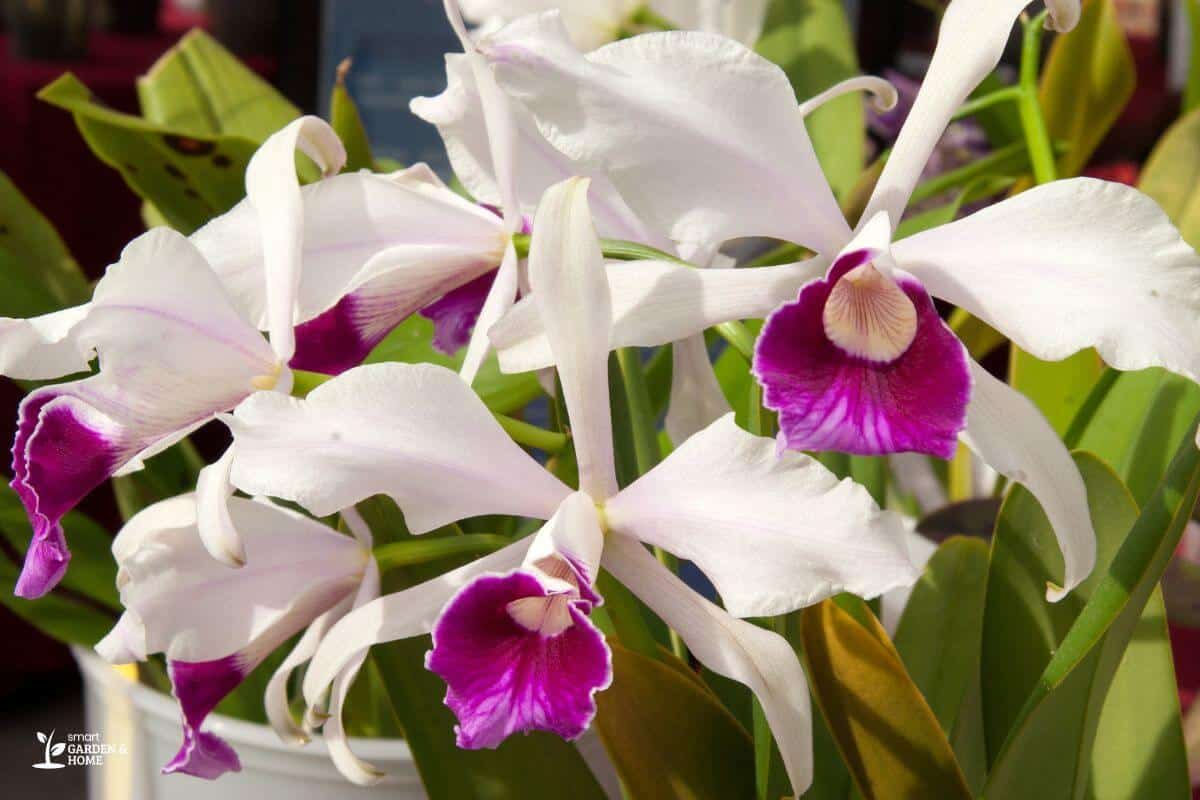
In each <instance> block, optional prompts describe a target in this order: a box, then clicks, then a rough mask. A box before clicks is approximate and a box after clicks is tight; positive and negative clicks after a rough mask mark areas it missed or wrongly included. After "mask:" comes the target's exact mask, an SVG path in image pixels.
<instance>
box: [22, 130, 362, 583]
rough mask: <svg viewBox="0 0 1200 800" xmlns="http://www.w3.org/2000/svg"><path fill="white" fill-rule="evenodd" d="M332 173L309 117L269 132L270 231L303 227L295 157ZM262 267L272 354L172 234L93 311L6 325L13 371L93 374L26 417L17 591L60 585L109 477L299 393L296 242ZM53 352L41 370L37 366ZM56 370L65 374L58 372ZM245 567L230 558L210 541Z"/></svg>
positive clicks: (113, 271)
mask: <svg viewBox="0 0 1200 800" xmlns="http://www.w3.org/2000/svg"><path fill="white" fill-rule="evenodd" d="M297 148H300V149H303V150H304V151H305V152H307V153H309V154H310V155H311V156H312V157H313V159H314V160H315V161H317V163H318V164H319V165H321V166H322V168H323V169H324V170H325V171H326V172H329V173H332V172H336V171H337V170H338V169H340V167H341V164H342V161H343V160H344V157H345V152H344V150H343V149H342V146H341V143H340V142H339V141H338V139H337V137H336V136H335V135H334V134H333V132H332V130H331V129H329V128H328V126H326V125H325V124H324V123H321V122H320V121H319V120H315V118H311V117H309V118H304V119H301V120H298V121H296V122H295V123H293V124H292V125H290V126H288V127H287V128H285V129H283V130H282V131H280V132H279V133H277V134H275V135H274V136H272V137H271V138H270V139H269V140H268V141H267V142H266V143H265V144H264V145H263V146H262V147H261V148H260V149H259V150H258V152H257V153H255V155H254V157H253V159H252V160H251V165H250V170H249V172H248V173H247V190H248V194H249V202H250V203H251V204H253V206H254V207H255V208H256V209H257V211H258V213H260V214H261V215H262V217H263V223H264V225H265V226H267V227H270V228H271V229H273V230H275V229H290V226H292V225H293V224H294V219H293V203H292V201H293V200H294V197H293V195H294V193H295V192H297V191H298V185H297V179H296V177H295V167H294V166H293V164H294V162H293V158H294V156H293V153H294V152H295V150H296V149H297ZM263 253H264V256H263V259H262V260H263V263H264V266H263V268H262V269H260V271H259V277H260V280H261V281H262V283H263V286H262V288H261V289H260V292H261V294H262V295H263V296H264V297H266V298H269V302H268V303H267V304H266V306H267V307H266V316H267V318H268V324H267V326H266V327H268V328H269V330H270V337H271V341H270V344H268V343H267V341H266V340H265V339H263V337H262V335H261V334H260V333H259V331H258V328H257V326H255V325H254V324H252V323H251V322H250V321H249V320H248V319H247V318H246V316H245V315H244V313H243V311H242V309H240V308H239V307H238V306H237V304H236V303H235V301H234V300H233V298H231V297H230V296H229V294H228V292H226V290H225V289H224V288H223V287H222V285H221V283H220V281H219V280H218V278H217V275H216V274H215V273H214V272H213V270H212V269H211V267H210V265H209V264H208V263H207V262H206V261H205V260H204V258H203V256H202V255H201V254H200V253H199V252H198V251H197V249H196V247H195V246H194V245H193V244H192V243H190V242H189V241H188V240H187V239H185V238H184V237H183V236H182V235H180V234H178V233H175V232H174V231H171V230H169V229H166V228H160V229H155V230H152V231H149V232H148V233H146V234H144V235H142V236H140V237H138V238H137V239H135V240H134V241H133V242H132V243H130V244H129V246H128V247H126V248H125V250H124V251H123V252H122V254H121V258H120V260H119V261H118V263H117V264H115V265H113V266H112V267H110V268H109V270H108V272H107V273H106V275H105V276H104V278H103V279H101V280H100V282H99V283H98V284H97V286H96V291H95V294H94V296H93V298H92V301H91V302H90V303H88V304H86V305H84V306H80V307H77V308H73V309H67V310H65V311H61V312H58V313H57V314H53V315H48V316H46V317H40V318H35V319H34V320H6V321H5V322H6V326H5V327H4V328H3V332H0V338H2V339H3V341H4V346H3V348H2V349H3V352H4V354H5V356H6V357H7V358H6V362H5V363H4V365H3V366H4V369H5V372H6V374H9V375H12V376H14V377H38V378H48V377H59V376H60V375H61V374H63V373H71V372H77V371H80V369H81V368H82V369H87V368H88V361H89V360H90V359H91V358H92V357H93V356H98V357H99V359H100V370H99V372H97V373H96V374H94V375H91V376H89V377H86V378H83V379H81V380H76V381H72V382H68V383H62V384H57V385H53V386H46V387H43V388H41V389H37V390H36V391H34V392H31V393H30V394H29V395H28V396H27V397H26V398H25V400H24V401H23V402H22V403H21V406H20V410H19V411H18V420H17V435H16V439H15V441H14V443H13V473H14V480H13V488H14V489H16V491H17V494H18V495H19V496H20V498H21V501H22V503H23V504H24V505H25V509H26V511H27V513H28V515H29V520H30V524H31V525H32V527H33V539H32V541H31V543H30V547H29V550H28V551H27V553H26V557H25V565H24V568H23V569H22V572H21V576H20V578H19V579H18V581H17V585H16V588H15V592H16V594H18V595H20V596H22V597H31V598H32V597H40V596H41V595H43V594H45V593H46V592H48V591H49V590H50V589H52V588H53V587H54V585H55V584H57V583H58V581H59V580H60V579H61V578H62V575H63V573H64V572H65V571H66V569H67V564H68V562H69V561H70V551H69V549H68V547H67V543H66V540H65V538H64V536H63V531H62V527H61V525H60V524H59V521H60V520H61V518H62V517H63V515H64V514H66V513H67V512H68V511H69V510H70V509H71V508H73V507H74V506H75V505H76V504H77V503H78V502H79V501H80V500H81V499H82V498H83V497H84V496H85V495H86V494H88V493H89V492H90V491H91V490H92V489H94V488H96V487H97V486H99V485H100V484H101V483H103V482H104V481H105V480H107V479H108V478H109V477H111V476H113V475H120V474H125V473H127V472H131V471H133V470H136V469H139V468H141V466H142V462H143V460H144V459H146V458H148V457H150V456H152V455H154V454H156V453H158V452H161V451H162V450H164V449H166V448H167V447H169V446H171V445H172V444H174V443H176V442H177V441H179V440H180V439H181V438H183V437H184V436H186V435H187V434H189V433H190V432H192V431H193V430H195V429H196V428H198V427H200V426H201V425H203V424H204V423H205V422H207V421H208V420H210V419H212V418H213V416H214V415H215V414H216V413H218V412H221V411H228V410H229V409H231V408H233V407H234V406H236V405H237V404H238V403H239V402H241V400H242V399H244V398H245V397H247V396H248V395H249V394H251V393H252V392H255V391H258V390H263V389H276V388H277V389H281V390H287V389H290V387H291V377H290V372H289V370H288V368H287V363H288V361H289V359H290V358H291V356H292V353H293V348H294V339H293V336H292V324H291V319H290V315H288V314H287V313H285V311H286V309H287V308H289V307H290V306H291V304H292V302H293V295H294V285H295V274H296V273H295V266H296V265H295V264H294V258H293V254H292V253H291V252H290V244H289V243H288V242H285V241H283V239H282V237H276V238H274V239H272V240H270V241H267V242H265V243H264V246H263ZM43 353H44V354H46V359H45V362H43V363H39V361H40V356H41V355H42V354H43ZM56 373H57V374H56ZM213 547H214V549H215V550H216V551H218V552H221V551H222V550H225V551H226V553H225V554H226V556H227V557H228V558H231V559H235V560H236V557H237V556H236V552H235V550H230V549H229V548H225V546H224V545H220V544H217V543H213Z"/></svg>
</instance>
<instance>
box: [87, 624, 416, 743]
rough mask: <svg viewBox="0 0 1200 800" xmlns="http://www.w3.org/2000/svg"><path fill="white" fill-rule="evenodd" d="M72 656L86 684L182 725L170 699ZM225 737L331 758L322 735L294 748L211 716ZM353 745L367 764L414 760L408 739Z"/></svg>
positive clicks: (261, 728)
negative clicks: (307, 743) (89, 683)
mask: <svg viewBox="0 0 1200 800" xmlns="http://www.w3.org/2000/svg"><path fill="white" fill-rule="evenodd" d="M71 654H72V655H73V656H74V657H75V661H76V663H78V664H79V669H80V672H82V673H83V676H84V679H85V681H88V682H92V683H96V684H99V685H100V686H102V687H104V689H105V690H106V691H115V692H120V693H121V694H123V695H125V696H126V697H128V698H129V699H130V701H131V702H132V703H133V705H134V707H136V708H137V709H138V710H140V711H144V712H146V713H147V714H149V715H151V716H152V717H156V718H159V719H165V720H170V721H171V722H173V723H175V724H179V720H180V716H179V713H180V712H179V706H178V705H177V704H176V703H175V700H174V698H172V697H171V696H170V695H166V694H163V693H162V692H159V691H157V690H155V689H152V688H150V687H149V686H146V685H144V684H141V683H138V682H136V681H131V680H129V679H127V678H125V677H124V676H122V675H120V674H119V673H117V672H116V670H115V669H114V668H113V666H112V665H111V664H109V663H108V662H107V661H105V660H104V659H102V658H100V656H98V655H96V653H94V652H93V651H92V650H89V649H88V648H86V647H80V646H78V645H71ZM208 726H211V727H212V730H213V731H214V732H215V733H218V734H219V735H220V736H221V737H223V738H227V739H230V740H232V741H233V742H234V743H235V744H243V745H249V746H251V747H259V748H262V749H265V750H279V751H282V752H286V753H289V754H293V755H299V754H301V753H309V754H313V755H317V754H320V755H321V756H327V755H328V752H329V748H328V747H326V745H325V741H324V739H323V738H322V737H321V735H320V734H314V735H313V737H312V742H311V743H309V745H308V746H307V747H296V746H294V745H290V744H288V743H286V742H284V741H282V740H280V738H279V737H278V736H277V735H276V734H275V731H274V730H273V729H272V728H271V726H270V725H265V724H263V723H259V722H246V721H245V720H240V719H234V718H233V717H227V716H225V715H223V714H216V713H213V714H210V715H209V717H208V725H206V727H208ZM348 741H349V744H350V747H351V749H353V750H354V752H355V754H356V755H358V756H359V757H361V758H365V759H366V760H367V761H393V762H394V761H404V760H408V761H411V760H412V752H411V751H410V750H409V747H408V742H406V741H405V740H404V739H385V738H378V739H365V738H361V737H350V738H349V740H348Z"/></svg>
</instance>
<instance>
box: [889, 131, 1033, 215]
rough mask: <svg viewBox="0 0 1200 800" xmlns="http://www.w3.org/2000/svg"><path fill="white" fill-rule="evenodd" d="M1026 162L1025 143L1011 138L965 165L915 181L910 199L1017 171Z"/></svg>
mask: <svg viewBox="0 0 1200 800" xmlns="http://www.w3.org/2000/svg"><path fill="white" fill-rule="evenodd" d="M1029 163H1030V158H1029V156H1028V155H1027V146H1026V144H1025V143H1024V142H1014V143H1012V144H1010V145H1007V146H1005V147H1002V148H1000V149H999V150H996V151H995V152H992V153H988V154H987V155H986V156H984V157H983V158H981V159H979V160H978V161H972V162H971V163H970V164H967V165H966V166H964V167H959V168H958V169H953V170H950V171H949V172H944V173H942V174H941V175H938V176H937V177H936V178H930V179H929V180H927V181H925V182H924V183H922V184H920V185H918V186H917V188H916V189H914V190H913V193H912V200H911V201H910V203H912V204H916V203H920V202H921V201H922V200H928V199H929V198H931V197H937V196H938V195H941V194H945V193H946V192H948V191H950V190H951V189H957V188H959V187H960V186H966V185H968V184H970V183H972V182H973V181H975V180H977V179H979V178H982V177H984V176H987V175H992V174H997V175H999V174H1006V173H1008V174H1011V173H1012V172H1018V173H1019V171H1020V170H1022V169H1023V168H1024V167H1025V166H1026V165H1028V164H1029Z"/></svg>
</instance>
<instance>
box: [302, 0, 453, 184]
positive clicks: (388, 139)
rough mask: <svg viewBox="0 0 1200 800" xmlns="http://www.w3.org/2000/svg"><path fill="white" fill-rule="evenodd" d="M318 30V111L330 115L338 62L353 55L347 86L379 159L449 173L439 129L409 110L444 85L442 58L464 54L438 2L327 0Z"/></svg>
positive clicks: (444, 173)
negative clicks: (418, 99) (413, 101)
mask: <svg viewBox="0 0 1200 800" xmlns="http://www.w3.org/2000/svg"><path fill="white" fill-rule="evenodd" d="M321 25H322V36H321V70H320V74H321V86H320V89H319V92H318V94H317V96H318V97H320V98H322V100H321V102H322V103H323V104H324V106H323V107H322V109H321V113H322V114H323V115H325V116H328V112H329V109H328V103H329V100H328V98H329V92H330V90H331V89H332V88H333V78H334V71H335V69H336V67H337V65H338V63H339V62H340V61H341V60H342V59H343V58H346V57H350V58H351V59H353V61H354V67H353V69H351V71H350V75H349V77H348V78H347V81H346V85H347V87H348V88H349V89H350V93H351V96H353V97H354V100H355V102H357V103H358V107H359V111H360V112H361V113H362V116H363V121H364V123H365V125H366V127H367V132H368V134H369V135H370V137H371V144H372V146H373V147H374V150H375V154H376V155H379V156H387V157H389V158H394V159H397V160H398V161H400V162H401V163H402V164H406V165H407V164H412V163H415V162H417V161H425V162H427V163H428V164H429V165H430V166H432V167H433V168H434V169H436V170H437V171H438V172H439V173H441V174H442V175H443V176H444V175H446V174H447V169H448V167H447V162H446V154H445V151H444V150H443V148H442V143H441V139H439V138H438V135H437V131H436V130H435V129H434V128H433V126H432V125H429V124H428V123H426V122H423V121H421V120H419V119H417V118H416V117H415V116H413V115H412V112H410V111H409V110H408V101H409V100H411V99H412V98H413V97H417V96H420V95H435V94H438V93H440V92H441V91H442V90H443V89H444V88H445V87H446V70H445V64H444V60H443V57H444V55H445V54H446V53H453V52H458V51H459V50H461V47H460V46H459V43H458V40H457V39H456V38H455V37H454V33H453V32H452V31H451V30H450V26H449V25H448V24H447V23H446V17H445V14H444V12H443V10H442V3H441V0H324V8H323V13H322V22H321Z"/></svg>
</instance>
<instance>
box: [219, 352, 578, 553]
mask: <svg viewBox="0 0 1200 800" xmlns="http://www.w3.org/2000/svg"><path fill="white" fill-rule="evenodd" d="M226 421H227V422H228V424H229V426H230V427H231V428H232V429H233V432H234V437H235V446H236V455H235V456H234V464H233V471H232V479H233V483H234V485H235V486H237V487H238V488H240V489H242V490H243V491H245V492H247V493H249V494H261V495H268V496H271V497H279V498H282V499H286V500H291V501H295V502H297V503H299V504H300V505H302V506H304V507H305V508H307V509H308V510H309V511H311V512H312V513H313V514H314V515H316V516H319V517H324V516H328V515H330V514H333V513H336V512H338V511H340V510H341V509H343V508H348V507H349V506H352V505H354V504H355V503H357V502H359V501H361V500H364V499H366V498H368V497H371V496H372V495H376V494H387V495H389V496H390V497H392V498H393V499H394V500H395V501H396V502H397V503H398V504H399V505H400V507H401V508H402V509H403V510H404V516H405V521H406V522H407V524H408V526H409V528H410V529H411V530H412V531H414V532H417V533H423V532H425V531H429V530H432V529H434V528H437V527H440V526H441V525H445V524H446V523H448V522H453V521H454V520H458V519H464V518H467V517H473V516H478V515H481V514H512V515H516V516H529V517H537V518H541V519H546V518H549V517H550V516H551V515H552V514H553V513H554V511H555V510H556V509H557V508H558V504H559V503H560V502H561V501H562V500H563V498H565V497H566V496H567V495H568V494H570V490H569V489H568V488H567V487H566V486H565V485H563V484H562V483H561V482H560V481H559V480H558V479H557V478H555V477H553V476H552V475H551V474H550V473H549V472H547V471H546V470H545V469H543V468H542V467H541V465H539V464H538V463H537V461H535V460H534V459H533V458H531V457H530V456H529V455H528V454H527V453H525V451H524V450H522V449H521V448H520V447H519V446H517V445H516V444H514V443H513V441H512V440H511V439H510V438H509V437H508V435H507V434H505V433H504V431H503V430H502V429H501V428H500V425H499V423H497V422H496V420H495V418H494V417H493V416H492V414H491V412H489V411H488V410H487V407H486V406H484V405H483V402H482V401H481V400H480V399H479V397H478V396H477V395H476V394H475V393H474V392H472V391H471V389H470V387H468V386H467V385H466V384H465V383H463V382H462V380H460V379H459V377H458V376H457V375H455V374H454V373H453V372H451V371H450V370H448V369H445V368H444V367H438V366H434V365H432V364H374V365H370V366H365V367H358V368H356V369H352V370H350V371H349V372H346V373H344V374H343V375H340V376H339V377H337V378H334V379H333V380H331V381H329V382H327V383H325V384H323V385H321V386H319V387H317V388H316V389H314V390H313V391H312V392H311V393H310V394H309V395H308V397H307V398H305V399H299V398H294V397H284V396H282V395H280V394H279V393H277V392H260V393H258V394H257V395H254V396H253V397H251V398H249V399H248V400H247V401H246V402H244V403H243V404H242V405H241V406H239V407H238V409H237V411H236V413H235V414H234V416H233V417H230V418H228V419H227V420H226Z"/></svg>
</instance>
